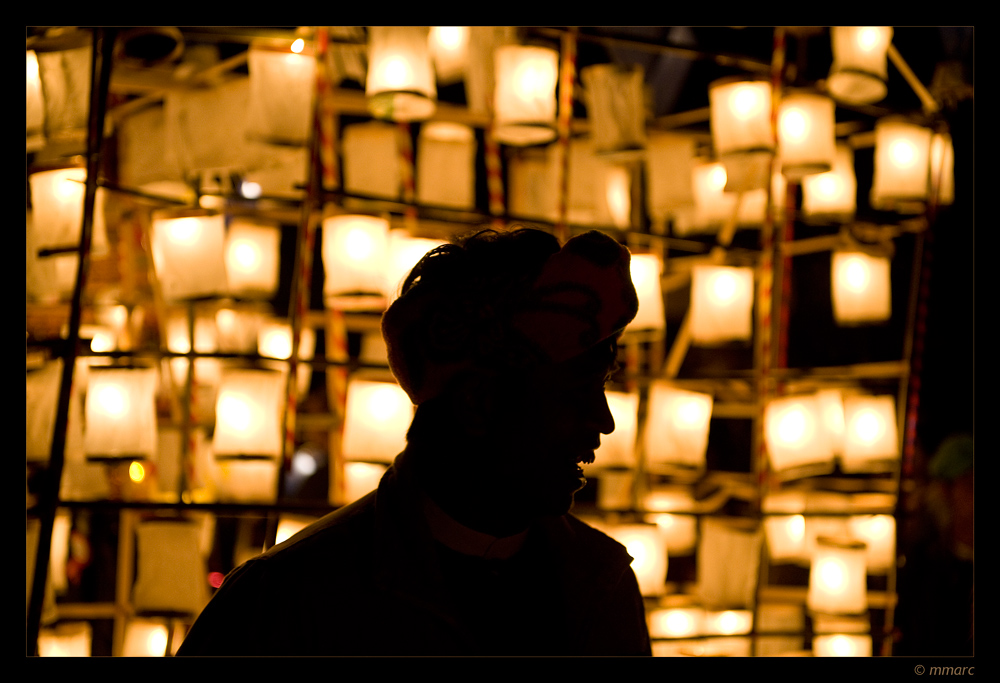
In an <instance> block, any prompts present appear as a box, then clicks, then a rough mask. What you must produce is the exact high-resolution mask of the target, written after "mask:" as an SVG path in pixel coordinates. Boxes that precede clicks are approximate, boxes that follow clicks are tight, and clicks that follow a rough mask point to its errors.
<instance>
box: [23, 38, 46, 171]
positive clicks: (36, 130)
mask: <svg viewBox="0 0 1000 683" xmlns="http://www.w3.org/2000/svg"><path fill="white" fill-rule="evenodd" d="M24 56H25V62H26V65H27V77H26V79H25V125H24V134H25V149H26V151H28V152H33V151H37V150H39V149H41V148H42V147H44V146H45V100H44V97H43V95H42V79H41V76H40V75H39V72H38V55H37V54H35V51H34V50H26V51H25V53H24Z"/></svg>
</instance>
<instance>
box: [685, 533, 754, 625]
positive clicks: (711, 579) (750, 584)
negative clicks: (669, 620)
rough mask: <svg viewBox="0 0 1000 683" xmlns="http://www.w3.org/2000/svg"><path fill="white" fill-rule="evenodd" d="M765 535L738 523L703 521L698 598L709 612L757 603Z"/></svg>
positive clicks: (699, 545)
mask: <svg viewBox="0 0 1000 683" xmlns="http://www.w3.org/2000/svg"><path fill="white" fill-rule="evenodd" d="M763 540H764V539H763V534H762V533H761V530H760V529H759V528H751V527H748V526H746V525H745V524H743V523H742V522H738V521H731V520H725V519H714V518H704V519H702V520H701V541H700V542H699V544H698V556H697V562H698V595H699V596H700V598H701V603H702V604H703V605H704V606H705V607H708V608H716V609H731V608H732V609H742V608H745V607H747V606H750V605H752V604H753V603H754V598H755V595H756V590H757V572H758V567H759V564H760V563H759V559H760V545H761V543H762V542H763Z"/></svg>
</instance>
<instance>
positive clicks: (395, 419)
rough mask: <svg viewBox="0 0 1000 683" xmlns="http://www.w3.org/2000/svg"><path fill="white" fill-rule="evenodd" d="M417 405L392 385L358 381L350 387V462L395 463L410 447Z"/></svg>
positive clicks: (347, 446)
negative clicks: (409, 431) (407, 436)
mask: <svg viewBox="0 0 1000 683" xmlns="http://www.w3.org/2000/svg"><path fill="white" fill-rule="evenodd" d="M412 419H413V404H412V403H411V402H410V398H409V397H408V396H407V395H406V392H405V391H403V390H402V388H401V387H400V386H399V385H398V384H395V383H392V382H373V381H368V380H363V379H354V380H352V381H351V382H350V384H348V387H347V418H346V423H345V425H344V458H345V459H346V460H352V461H358V460H364V461H370V462H381V463H391V462H392V461H393V460H394V459H395V458H396V456H397V455H399V453H400V452H402V450H403V449H404V448H405V447H406V431H407V430H408V429H409V427H410V421H411V420H412Z"/></svg>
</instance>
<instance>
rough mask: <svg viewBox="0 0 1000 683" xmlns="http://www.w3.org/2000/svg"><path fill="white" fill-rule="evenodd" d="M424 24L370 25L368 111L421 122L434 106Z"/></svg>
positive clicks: (366, 90)
mask: <svg viewBox="0 0 1000 683" xmlns="http://www.w3.org/2000/svg"><path fill="white" fill-rule="evenodd" d="M428 32H429V27H427V26H369V27H368V77H367V81H366V84H365V95H366V96H367V98H368V110H369V111H370V112H371V113H372V115H373V116H375V117H376V118H379V119H391V120H393V121H422V120H424V119H428V118H430V117H431V116H432V115H433V114H434V110H435V108H436V104H435V100H436V99H437V87H436V85H435V82H434V66H433V63H432V61H431V52H430V46H429V45H428Z"/></svg>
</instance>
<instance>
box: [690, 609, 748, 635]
mask: <svg viewBox="0 0 1000 683" xmlns="http://www.w3.org/2000/svg"><path fill="white" fill-rule="evenodd" d="M752 628H753V612H751V611H750V610H732V609H729V610H723V611H720V612H706V613H705V618H704V621H703V626H702V632H703V633H704V634H705V635H706V636H735V635H744V634H747V633H750V631H751V629H752Z"/></svg>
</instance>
